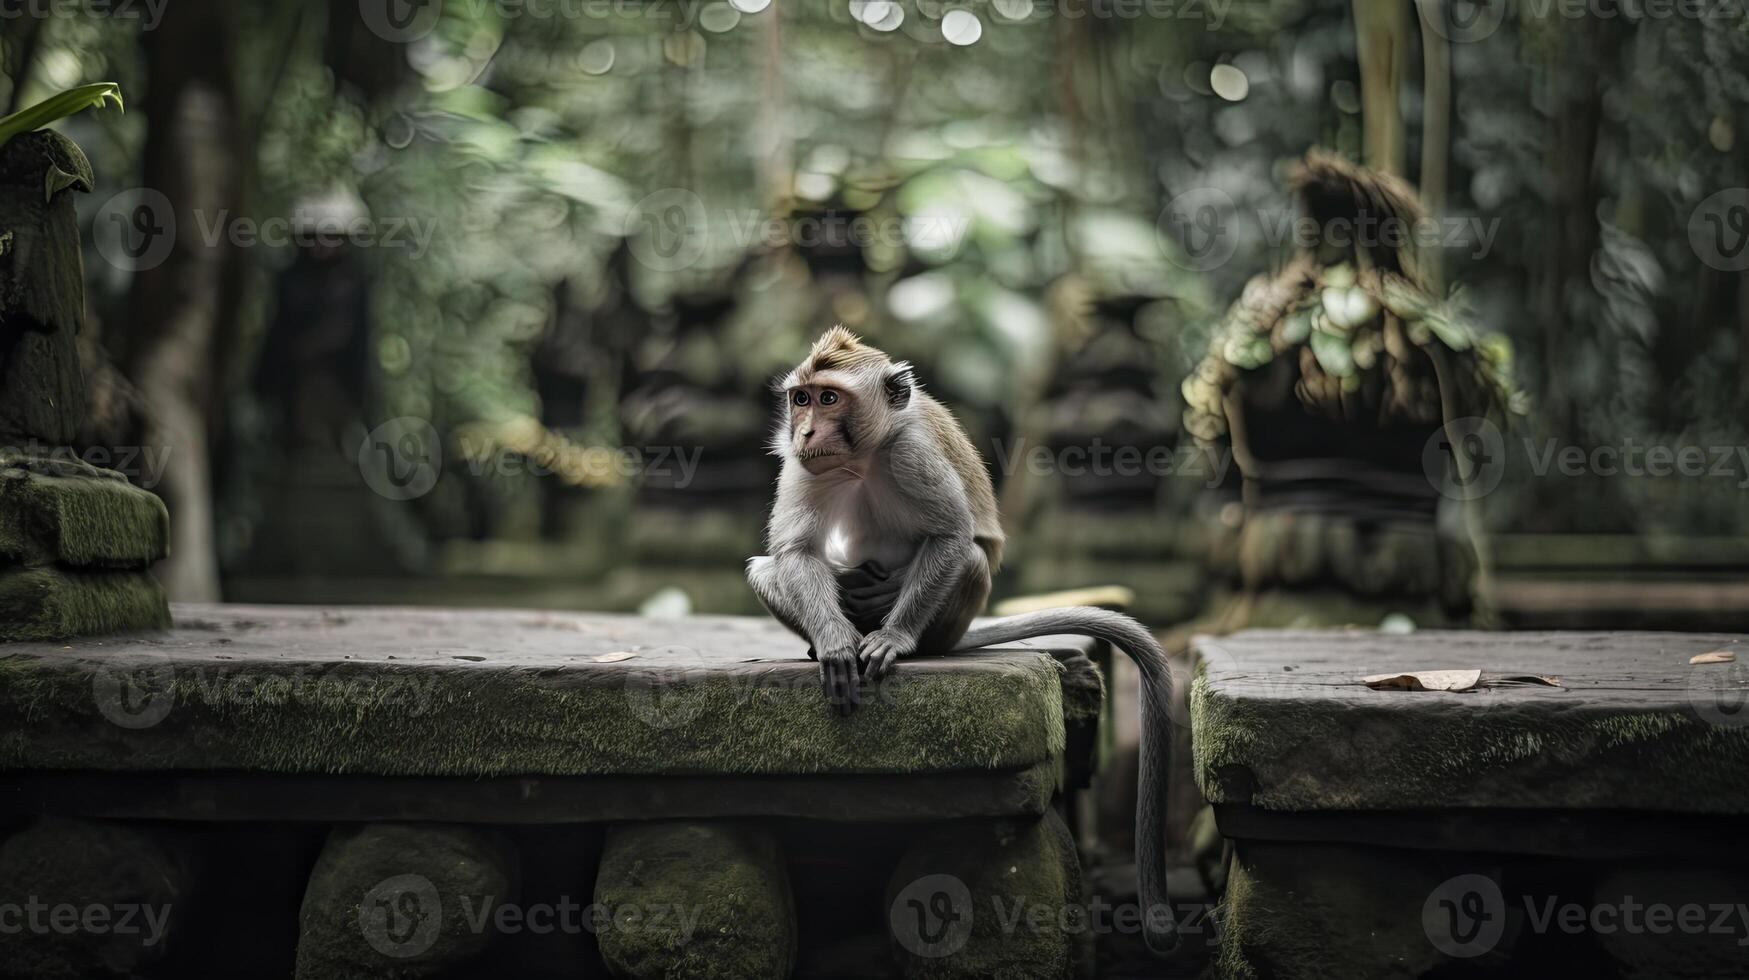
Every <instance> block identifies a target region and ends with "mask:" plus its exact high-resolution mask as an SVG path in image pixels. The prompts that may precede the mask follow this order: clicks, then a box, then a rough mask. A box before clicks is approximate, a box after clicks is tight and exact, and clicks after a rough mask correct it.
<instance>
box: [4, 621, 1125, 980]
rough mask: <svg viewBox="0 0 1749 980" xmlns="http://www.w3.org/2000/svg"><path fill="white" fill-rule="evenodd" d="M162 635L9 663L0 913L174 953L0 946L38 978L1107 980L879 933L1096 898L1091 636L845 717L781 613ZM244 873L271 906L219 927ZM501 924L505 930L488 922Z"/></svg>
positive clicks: (1022, 651)
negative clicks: (956, 891)
mask: <svg viewBox="0 0 1749 980" xmlns="http://www.w3.org/2000/svg"><path fill="white" fill-rule="evenodd" d="M174 612H175V626H174V628H172V629H169V630H165V631H158V632H144V633H136V634H126V635H114V636H107V637H101V638H85V639H78V640H72V641H68V642H60V643H10V644H3V645H0V719H5V724H4V727H3V728H0V892H6V893H7V894H0V902H4V901H10V900H12V897H9V895H10V893H11V892H17V893H18V896H14V897H18V900H19V901H23V900H24V897H41V898H42V900H43V901H49V902H51V903H52V902H54V901H61V902H63V903H65V902H70V901H75V900H76V902H77V903H89V902H99V903H103V904H105V905H106V906H114V907H123V906H127V907H134V906H139V907H149V908H153V909H161V910H162V911H163V914H164V921H163V923H162V926H163V930H164V932H165V935H166V936H167V937H168V938H167V939H166V940H165V941H164V942H162V943H159V942H157V941H156V940H154V941H153V942H152V943H150V944H145V943H141V942H137V941H130V940H129V939H127V938H116V937H109V938H110V939H111V940H112V941H111V942H109V944H108V945H101V944H98V943H96V942H94V941H93V937H90V936H84V935H82V934H78V933H77V931H75V934H71V935H67V934H62V933H58V932H54V931H52V930H50V931H46V932H33V931H29V930H26V931H24V932H22V933H17V934H7V935H0V964H4V963H16V964H26V965H27V967H19V969H22V970H25V973H23V974H20V975H33V976H34V975H68V976H84V975H117V976H120V975H145V976H154V975H166V976H168V975H206V974H205V973H203V972H202V971H204V970H209V969H211V968H213V965H214V964H215V963H218V964H220V965H226V964H229V963H230V961H229V960H227V959H226V958H225V957H226V956H227V955H230V953H229V952H227V951H234V950H244V949H246V950H247V956H248V957H250V961H251V962H255V961H256V960H257V959H260V960H261V961H262V962H273V963H278V964H281V965H283V966H284V970H283V971H278V970H276V971H273V972H292V971H293V970H294V969H295V973H296V975H297V976H298V977H300V978H310V980H318V978H320V980H327V978H336V977H383V976H390V977H400V976H408V977H412V976H419V977H442V976H474V975H480V973H479V970H481V969H483V968H484V965H485V964H486V963H488V962H491V963H497V962H500V961H503V962H509V963H512V964H516V965H515V966H513V967H509V968H507V969H511V973H508V974H505V975H518V976H549V975H551V976H598V975H604V972H605V971H611V972H612V973H613V975H615V976H633V977H642V976H649V977H658V976H694V975H698V976H703V975H737V976H739V975H746V976H781V975H785V974H788V973H790V972H792V971H793V972H794V973H795V974H796V975H799V976H801V975H837V974H839V973H840V972H841V969H842V968H843V967H844V965H845V963H846V962H847V961H846V959H845V956H846V955H853V956H854V957H855V958H857V959H858V960H859V961H864V960H866V961H867V962H865V963H864V965H865V966H866V967H867V969H868V970H869V971H870V972H869V974H868V975H871V976H931V977H961V976H964V977H974V976H983V975H987V974H988V973H989V972H990V970H991V969H993V968H994V967H993V966H992V964H1000V963H1006V962H1010V961H1012V960H1013V959H1014V958H1015V957H1016V956H1023V957H1025V958H1026V959H1028V960H1029V961H1037V962H1040V963H1048V964H1049V967H1048V971H1047V972H1048V973H1049V974H1050V975H1055V976H1065V977H1067V976H1069V975H1071V974H1072V973H1073V972H1074V971H1075V970H1078V969H1080V966H1079V964H1081V963H1084V954H1085V952H1086V947H1085V945H1084V944H1083V943H1082V942H1081V937H1079V936H1077V935H1075V934H1073V933H1070V932H1067V931H1065V930H1058V929H1049V930H1044V931H1042V932H1040V931H1037V930H1033V931H1031V932H1028V933H1027V934H1026V935H1024V936H1021V937H1019V939H1017V937H1016V936H1015V935H1012V934H1008V933H1003V932H1001V931H998V930H992V929H988V928H983V927H981V928H980V929H979V930H977V931H973V932H970V933H967V934H964V935H958V934H956V936H957V940H956V942H957V945H955V946H954V947H953V949H951V950H948V951H947V953H946V954H943V953H942V948H941V947H940V946H939V945H931V944H933V943H935V940H934V939H933V938H930V939H929V940H928V942H927V943H926V942H925V941H924V939H923V938H919V937H920V936H922V935H923V933H918V935H912V934H911V933H913V932H917V930H919V929H923V928H924V927H923V926H922V925H919V924H917V921H916V919H915V916H910V915H909V913H907V914H906V915H901V916H899V917H898V918H894V917H893V916H894V913H892V912H891V909H892V908H894V907H898V908H900V909H901V910H902V911H903V910H905V909H908V908H910V906H908V905H904V904H903V903H904V902H911V901H922V900H923V899H927V900H928V902H934V901H935V899H934V897H933V896H934V895H935V891H933V889H935V888H936V883H937V882H940V881H945V880H948V878H951V879H952V880H954V881H960V882H963V883H964V887H965V888H966V889H969V891H967V892H966V894H967V895H975V896H977V897H978V901H979V902H981V903H986V904H987V903H988V902H990V901H993V900H996V899H1000V900H1002V901H1003V902H1009V903H1012V902H1022V903H1025V904H1026V905H1029V906H1031V905H1038V906H1043V907H1046V908H1051V909H1060V908H1066V907H1068V906H1070V905H1071V904H1073V903H1077V902H1079V901H1080V900H1081V896H1080V891H1079V889H1080V882H1079V875H1078V872H1076V871H1075V868H1076V855H1075V851H1074V845H1073V841H1072V838H1071V836H1070V833H1069V831H1068V830H1067V829H1066V827H1065V826H1064V824H1063V822H1062V820H1061V818H1060V817H1059V816H1058V813H1057V810H1056V809H1055V808H1054V807H1053V805H1052V804H1053V800H1054V799H1055V798H1056V797H1057V796H1058V794H1059V793H1061V792H1063V791H1064V788H1065V787H1068V786H1073V785H1077V784H1078V780H1079V781H1084V778H1085V771H1086V768H1087V767H1088V766H1089V765H1090V761H1089V757H1090V754H1091V752H1092V747H1093V746H1094V744H1095V743H1096V741H1097V739H1096V737H1095V733H1096V730H1097V723H1098V718H1099V715H1100V707H1101V703H1102V698H1103V685H1102V680H1101V677H1100V674H1099V671H1098V670H1097V668H1096V667H1095V666H1094V664H1093V662H1092V660H1091V658H1090V657H1089V654H1091V653H1094V652H1095V650H1094V644H1093V643H1092V641H1089V640H1085V639H1082V638H1078V637H1067V638H1054V639H1042V640H1035V641H1030V642H1027V643H1023V644H1017V645H1014V646H1010V647H1004V648H996V649H989V650H983V651H977V652H972V653H963V654H955V655H953V656H950V657H917V658H912V659H908V660H906V661H904V662H903V663H902V664H901V665H900V667H899V669H898V671H897V672H896V673H895V674H894V675H893V677H891V678H890V679H889V680H888V681H887V682H885V683H883V684H881V685H878V686H874V687H867V688H865V690H864V693H863V702H862V706H861V707H860V709H859V710H858V711H856V712H855V713H854V714H852V715H851V716H849V717H847V718H846V717H839V716H838V715H837V714H836V713H835V712H834V711H833V710H832V709H831V708H830V707H829V706H828V704H827V702H826V698H825V696H824V694H823V693H822V692H821V690H820V683H819V673H818V667H817V665H815V664H814V663H813V662H811V661H809V660H808V659H807V658H806V656H805V644H803V643H802V642H801V641H800V640H798V639H796V638H795V637H793V636H791V635H789V634H788V633H787V632H785V631H784V630H782V629H781V628H780V627H778V626H776V625H775V624H773V623H771V622H770V621H768V620H765V619H762V618H754V617H692V618H686V619H677V620H654V619H641V618H637V617H630V616H615V615H583V614H561V613H539V612H515V611H498V610H444V611H439V610H426V609H395V608H366V607H338V608H315V607H290V606H280V607H273V606H234V605H211V606H199V605H185V606H178V607H175V609H174ZM8 835H9V836H8ZM845 839H848V840H850V841H851V842H853V843H852V846H851V847H849V848H848V849H846V848H845V847H844V841H845ZM820 842H828V843H826V844H825V845H824V846H822V844H821V843H820ZM1023 866H1024V867H1026V868H1027V869H1029V873H1028V874H1026V875H1022V876H1019V877H1014V876H1013V873H1012V872H1011V871H1010V870H1009V869H1010V868H1013V867H1023ZM796 867H806V868H829V869H831V870H830V871H829V872H828V873H826V874H825V875H824V876H823V877H822V876H821V875H820V874H819V873H818V872H810V873H808V874H804V875H800V876H797V875H795V874H792V868H796ZM895 868H897V869H899V870H894V869H895ZM1041 869H1042V870H1041ZM1034 871H1036V872H1037V873H1032V872H1034ZM238 876H243V877H245V878H247V879H248V880H249V881H251V882H257V883H261V886H262V888H263V889H265V892H264V894H271V895H272V896H275V897H274V900H273V903H270V904H271V905H272V906H273V908H277V909H278V910H279V911H262V912H261V913H260V914H257V915H252V916H250V917H249V919H248V921H247V922H246V923H240V922H233V921H229V920H227V919H225V918H224V916H225V915H226V914H228V913H226V912H225V910H227V909H229V908H232V907H234V906H235V904H236V903H237V901H238V899H237V898H235V897H231V896H230V892H231V891H234V890H235V889H234V887H233V886H234V884H235V881H234V880H235V879H237V878H238ZM943 876H947V878H944V877H943ZM821 881H829V882H833V883H835V887H837V889H838V891H836V892H832V893H830V894H828V895H827V896H825V898H826V900H829V901H831V902H833V903H845V904H842V907H841V908H839V911H838V912H837V913H835V914H834V916H833V919H834V922H833V923H830V924H828V925H829V927H830V928H829V929H828V931H827V932H825V933H821V931H820V927H819V926H818V925H815V924H813V923H814V922H815V921H816V920H814V919H813V918H812V917H811V912H810V911H809V910H808V909H803V908H798V905H799V903H798V902H797V900H796V899H795V898H793V897H792V889H795V888H807V889H812V892H811V894H815V895H816V896H818V893H819V890H820V888H821V884H820V882H821ZM142 882H147V883H153V888H155V889H156V890H155V891H154V890H150V889H148V890H144V891H143V890H142V885H141V883H142ZM918 882H922V883H923V885H922V886H919V885H918ZM159 886H161V887H159ZM924 886H927V887H926V889H925V890H926V892H927V893H926V894H923V897H922V899H919V898H918V895H919V894H920V893H919V888H920V887H924ZM251 887H253V886H251ZM21 889H22V891H21ZM228 889H229V891H228ZM846 889H848V890H846ZM950 890H951V889H950ZM166 895H172V896H175V901H174V902H171V901H170V900H169V899H168V898H166V897H165V896H166ZM19 896H22V897H19ZM592 898H593V901H591V899H592ZM812 900H813V901H819V900H821V898H820V897H815V898H814V899H812ZM482 902H485V903H488V904H491V903H496V906H497V907H498V908H499V909H500V910H504V909H508V910H509V911H508V912H506V913H504V914H507V915H510V916H511V919H510V920H503V919H500V918H493V919H491V920H489V922H490V923H501V922H503V921H510V922H511V926H509V927H505V926H503V925H501V924H498V925H493V924H487V925H485V926H482V925H481V923H482V922H486V921H488V920H483V919H479V918H476V917H470V915H469V914H468V910H471V909H474V908H476V907H477V908H487V907H488V905H482V904H480V903H482ZM566 902H570V903H573V904H580V905H585V906H589V907H591V908H600V909H606V910H607V911H608V912H610V913H612V912H615V911H616V910H617V911H622V912H623V911H624V910H626V909H628V908H629V909H633V910H634V911H640V912H648V911H649V910H650V909H657V908H661V909H674V908H681V909H685V910H687V911H688V913H689V915H691V916H692V919H691V920H688V921H681V920H676V919H673V918H669V919H668V920H666V922H665V924H664V925H663V926H661V927H659V928H658V927H656V926H655V925H653V924H652V923H651V922H649V920H647V919H646V920H644V923H643V924H642V925H638V924H636V923H633V924H631V925H624V924H621V923H619V922H618V921H617V920H615V921H613V922H606V923H601V922H598V923H595V924H593V925H589V926H586V927H585V928H584V929H583V930H582V932H581V933H579V934H578V935H576V936H573V937H571V938H570V939H566V938H565V937H562V936H561V937H558V939H557V940H555V941H554V942H551V943H547V942H537V940H538V939H540V938H541V937H534V936H531V935H530V932H529V930H527V929H523V928H520V927H519V926H518V925H517V923H519V922H520V921H521V920H520V918H517V917H519V916H521V915H523V914H525V913H527V914H531V915H532V914H534V913H535V912H536V911H538V910H541V909H547V910H551V909H553V908H561V909H562V908H565V907H567V906H566V905H565V904H564V903H566ZM895 903H898V904H895ZM925 904H926V907H927V908H930V909H933V908H934V907H935V906H934V905H933V904H928V903H927V902H926V903H925ZM835 907H836V906H835ZM962 911H963V912H964V913H966V914H969V909H966V910H956V911H954V914H955V915H956V916H957V915H960V914H961V912H962ZM481 914H484V913H481ZM290 919H295V920H296V922H297V929H296V933H295V942H292V941H291V940H292V934H291V933H290V932H289V931H288V930H287V929H285V928H284V924H285V923H286V922H288V921H289V920H290ZM956 921H957V920H956ZM968 921H969V920H968ZM753 924H759V925H758V928H754V927H753ZM682 925H683V926H684V929H685V932H684V933H678V932H676V931H675V930H676V928H678V927H680V926H682ZM894 930H898V931H894ZM906 930H909V931H906ZM926 931H927V930H926ZM822 935H825V936H828V937H829V938H830V939H831V940H833V941H837V940H842V939H844V938H845V936H847V935H849V936H852V937H861V938H858V939H857V944H853V946H852V947H850V948H852V949H854V950H857V951H858V952H854V953H853V954H845V953H843V952H842V951H836V948H835V947H832V946H829V945H825V944H824V943H825V940H823V939H822V938H821V936H822ZM928 936H930V937H933V936H934V933H933V932H932V931H929V932H928ZM1017 942H1018V943H1019V945H1017ZM869 943H872V946H871V945H869ZM871 950H872V954H871V952H870V951H871ZM167 951H168V952H167ZM871 955H872V959H869V957H870V956H871ZM506 957H507V958H508V959H505V958H506ZM99 962H101V964H102V965H101V966H98V965H94V964H98V963H99ZM713 964H714V965H713ZM10 969H11V968H9V967H6V966H4V965H0V978H3V977H8V976H12V975H14V974H13V972H9V970H10ZM712 970H717V971H718V972H714V973H713V972H711V971H712ZM723 970H727V971H728V972H726V973H725V972H721V971H723ZM701 971H703V972H701Z"/></svg>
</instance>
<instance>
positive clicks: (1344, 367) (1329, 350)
mask: <svg viewBox="0 0 1749 980" xmlns="http://www.w3.org/2000/svg"><path fill="white" fill-rule="evenodd" d="M1312 356H1313V357H1316V358H1317V359H1318V366H1319V367H1321V368H1323V369H1324V373H1326V374H1329V375H1331V376H1332V377H1337V378H1346V377H1347V376H1349V375H1351V374H1353V373H1354V353H1353V352H1352V351H1350V350H1349V349H1348V338H1347V337H1338V336H1337V335H1335V334H1332V333H1325V332H1324V331H1322V330H1314V331H1312Z"/></svg>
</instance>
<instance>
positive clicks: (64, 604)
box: [0, 566, 170, 717]
mask: <svg viewBox="0 0 1749 980" xmlns="http://www.w3.org/2000/svg"><path fill="white" fill-rule="evenodd" d="M169 625H170V610H169V606H168V605H167V604H166V603H165V601H164V590H163V589H161V588H159V587H158V583H157V582H156V581H155V580H154V579H153V578H152V576H151V575H149V574H147V573H145V572H84V571H70V570H66V569H61V568H56V567H52V566H42V567H34V568H33V567H15V568H4V569H0V640H13V641H45V640H59V639H65V638H69V637H76V636H90V635H92V634H108V633H117V632H120V631H124V630H157V629H164V628H166V627H168V626H169ZM142 642H149V641H142ZM25 649H27V647H25V646H23V645H22V644H21V645H18V646H8V647H4V648H0V685H5V682H6V681H7V680H9V679H11V678H12V677H14V676H18V675H12V674H10V673H9V671H8V667H10V666H12V665H13V664H14V663H15V662H16V663H18V664H20V665H23V664H25V663H29V662H31V660H30V658H29V657H28V655H26V654H23V653H22V651H24V650H25ZM39 649H40V648H39ZM9 654H10V655H11V656H12V657H13V658H18V657H21V656H22V657H24V659H23V660H15V659H7V657H8V655H9ZM27 672H28V671H27ZM15 693H17V692H14V691H12V690H11V689H10V688H9V686H0V702H4V701H7V700H10V699H11V698H12V696H13V695H14V694H15ZM86 701H87V702H88V703H89V701H90V698H89V696H87V698H86ZM8 709H9V710H11V709H18V710H21V711H22V710H23V709H22V706H20V705H8ZM0 714H4V712H0ZM29 716H30V715H29V713H28V712H25V713H23V714H19V715H16V716H14V717H29Z"/></svg>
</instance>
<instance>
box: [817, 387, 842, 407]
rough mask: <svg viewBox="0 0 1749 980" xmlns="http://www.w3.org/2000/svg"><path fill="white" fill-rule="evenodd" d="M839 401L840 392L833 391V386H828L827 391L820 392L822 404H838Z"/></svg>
mask: <svg viewBox="0 0 1749 980" xmlns="http://www.w3.org/2000/svg"><path fill="white" fill-rule="evenodd" d="M837 403H838V392H836V391H833V390H832V389H831V388H827V389H826V390H825V391H822V392H820V404H822V405H836V404H837Z"/></svg>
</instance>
